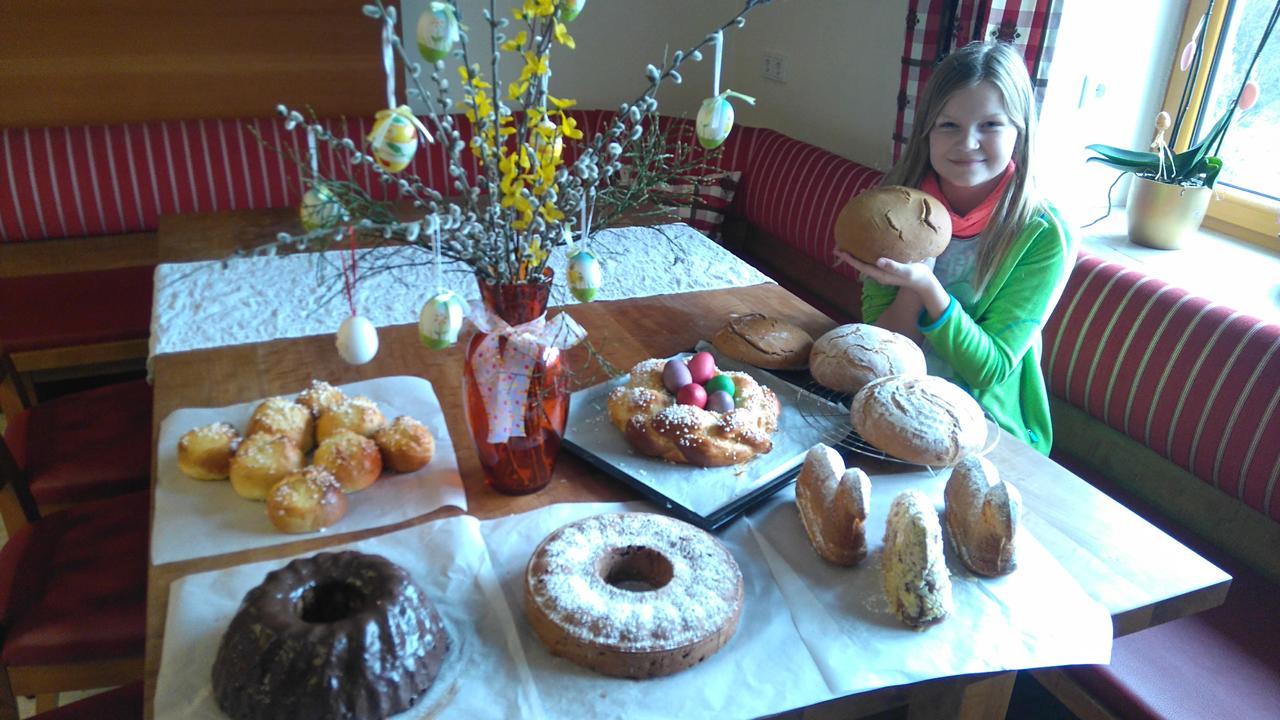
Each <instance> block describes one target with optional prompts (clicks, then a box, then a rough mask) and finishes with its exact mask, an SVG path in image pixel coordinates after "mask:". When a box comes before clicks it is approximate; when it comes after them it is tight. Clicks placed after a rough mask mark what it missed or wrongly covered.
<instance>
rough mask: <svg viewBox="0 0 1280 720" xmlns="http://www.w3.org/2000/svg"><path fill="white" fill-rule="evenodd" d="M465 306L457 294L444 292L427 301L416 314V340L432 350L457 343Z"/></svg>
mask: <svg viewBox="0 0 1280 720" xmlns="http://www.w3.org/2000/svg"><path fill="white" fill-rule="evenodd" d="M465 309H466V306H465V305H464V304H463V302H462V298H461V297H459V296H458V294H457V293H454V292H451V291H449V290H445V291H443V292H441V293H440V294H439V295H436V296H435V297H433V298H431V299H430V300H428V301H427V302H426V303H424V304H423V306H422V312H421V313H419V314H418V340H420V341H421V342H422V344H423V345H425V346H427V347H429V348H431V349H432V350H443V349H445V348H447V347H449V346H450V345H452V344H454V343H456V342H458V333H459V332H461V331H462V318H463V315H464V311H465Z"/></svg>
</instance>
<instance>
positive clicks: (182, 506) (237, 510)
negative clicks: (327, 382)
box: [151, 376, 467, 565]
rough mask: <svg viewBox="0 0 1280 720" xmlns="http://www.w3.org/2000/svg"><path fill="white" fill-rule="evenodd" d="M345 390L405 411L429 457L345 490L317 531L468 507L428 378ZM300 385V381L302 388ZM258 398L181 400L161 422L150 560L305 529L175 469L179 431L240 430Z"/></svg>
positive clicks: (221, 485)
mask: <svg viewBox="0 0 1280 720" xmlns="http://www.w3.org/2000/svg"><path fill="white" fill-rule="evenodd" d="M339 387H340V389H341V390H342V391H343V392H344V393H346V394H347V395H348V396H352V395H365V396H368V397H369V398H371V399H372V400H374V401H375V402H377V403H378V406H379V408H381V410H382V414H383V415H385V416H386V418H387V421H388V422H390V421H391V420H393V419H395V418H396V416H398V415H409V416H410V417H413V418H415V419H417V420H418V421H420V422H421V423H422V424H423V425H426V426H427V429H429V430H430V431H431V434H432V435H434V436H435V440H436V452H435V456H434V457H433V458H432V460H431V462H430V464H428V465H427V466H426V467H424V468H422V469H421V470H418V471H416V472H412V473H403V474H397V473H390V472H384V473H383V474H382V477H380V478H378V481H377V482H375V483H374V484H373V485H372V486H370V487H369V488H367V489H365V490H363V491H361V492H358V493H353V494H351V495H348V496H347V502H348V508H347V515H346V517H344V518H342V520H340V521H338V523H337V524H335V525H333V526H331V527H329V528H326V529H325V530H322V531H320V532H328V533H347V532H352V531H355V530H364V529H366V528H373V527H381V526H384V525H392V524H394V523H397V522H400V521H401V520H408V519H409V518H414V517H418V516H419V515H425V514H427V513H429V512H431V511H433V510H435V509H437V508H440V507H443V506H445V505H455V506H457V507H459V508H462V509H463V510H465V509H466V507H467V497H466V493H465V492H464V491H463V488H462V476H461V475H459V474H458V458H457V456H456V455H455V454H454V450H453V441H452V440H451V439H450V438H449V429H448V427H446V425H445V421H444V414H443V412H442V411H441V409H440V401H439V400H438V399H437V398H436V394H435V391H434V390H432V388H431V383H430V382H428V381H427V380H424V379H422V378H417V377H409V376H397V377H385V378H376V379H374V380H365V381H362V382H357V383H351V384H349V385H342V386H339ZM302 389H303V388H298V389H297V390H298V391H301V390H302ZM259 402H261V401H260V400H259V401H254V402H248V403H242V404H240V405H232V406H230V407H225V408H184V409H181V410H175V411H174V412H172V413H170V414H169V416H168V417H167V418H165V419H164V422H163V423H161V425H160V435H159V441H158V442H159V445H158V447H157V449H156V510H155V520H154V522H153V523H152V528H151V561H152V562H153V563H155V564H156V565H161V564H164V563H170V562H177V561H179V560H188V559H190V558H197V557H205V556H208V555H221V554H224V553H230V552H235V551H238V550H245V549H248V548H255V547H266V546H269V545H279V544H281V543H287V542H293V541H294V540H298V539H301V538H307V537H313V536H314V534H310V535H293V534H289V533H282V532H280V531H279V530H276V529H275V526H273V525H272V524H271V522H270V521H269V520H268V519H267V514H266V505H265V504H264V503H261V502H256V501H253V500H246V499H244V498H242V497H240V496H239V495H237V494H236V492H235V490H232V489H231V485H230V483H228V482H226V481H204V480H193V479H191V478H189V477H187V476H186V475H183V474H182V472H181V471H180V470H179V469H178V438H180V437H182V434H183V433H185V432H187V431H188V430H190V429H192V428H194V427H198V426H200V425H206V424H208V423H212V422H217V421H223V422H228V423H231V424H232V425H234V426H236V428H238V429H239V430H240V431H241V432H244V430H245V428H246V427H247V426H248V424H249V416H250V415H251V414H252V413H253V410H254V408H256V407H257V406H258V404H259Z"/></svg>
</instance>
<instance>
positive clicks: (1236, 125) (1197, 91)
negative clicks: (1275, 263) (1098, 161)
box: [1165, 0, 1280, 250]
mask: <svg viewBox="0 0 1280 720" xmlns="http://www.w3.org/2000/svg"><path fill="white" fill-rule="evenodd" d="M1275 2H1276V0H1191V1H1190V2H1189V3H1188V10H1187V18H1186V21H1185V23H1184V27H1183V32H1182V39H1181V42H1180V43H1179V48H1182V47H1185V46H1186V45H1187V44H1188V43H1190V42H1191V40H1192V38H1193V37H1194V35H1195V33H1196V30H1197V26H1198V25H1199V24H1200V22H1201V18H1203V16H1204V14H1205V10H1206V8H1208V7H1209V6H1210V4H1211V3H1212V9H1211V11H1210V15H1209V18H1208V22H1207V23H1206V24H1205V30H1204V50H1203V55H1202V61H1201V64H1200V67H1199V69H1198V72H1196V76H1195V77H1193V78H1191V79H1190V82H1191V104H1190V107H1189V109H1188V114H1187V118H1186V121H1185V122H1184V123H1183V124H1182V126H1181V129H1180V132H1179V133H1178V137H1176V138H1174V141H1175V147H1176V148H1177V149H1179V150H1181V149H1184V148H1186V147H1187V146H1188V145H1190V144H1191V141H1192V139H1193V138H1199V137H1201V136H1203V135H1204V134H1205V133H1207V132H1208V130H1209V128H1210V126H1212V125H1213V123H1214V122H1215V121H1216V120H1217V119H1218V118H1219V117H1221V116H1222V114H1223V113H1224V112H1226V110H1227V109H1228V108H1229V107H1230V105H1231V104H1232V103H1234V102H1236V93H1238V92H1239V91H1240V87H1241V84H1242V83H1243V80H1244V74H1245V72H1246V71H1247V70H1248V68H1249V63H1250V61H1251V60H1252V58H1253V53H1254V51H1255V50H1256V48H1257V47H1258V42H1259V41H1260V40H1261V38H1262V35H1263V32H1264V31H1265V30H1266V27H1267V24H1268V21H1269V20H1270V18H1271V15H1272V12H1273V9H1274V7H1275ZM1278 36H1280V32H1273V33H1272V37H1271V39H1270V40H1269V42H1268V44H1267V47H1266V48H1265V49H1264V50H1263V52H1262V55H1261V56H1260V57H1259V58H1258V62H1257V65H1256V66H1255V67H1254V68H1253V73H1252V75H1250V79H1251V80H1252V81H1253V82H1255V83H1257V84H1258V86H1259V88H1260V91H1261V92H1260V94H1259V99H1258V101H1257V102H1256V103H1255V104H1254V105H1253V107H1251V108H1250V109H1248V110H1246V111H1243V112H1241V111H1237V113H1236V116H1235V119H1234V120H1233V121H1232V123H1231V126H1230V128H1229V130H1228V131H1227V134H1226V137H1225V138H1224V140H1223V143H1222V147H1221V149H1220V151H1219V152H1218V155H1219V156H1220V157H1221V158H1222V161H1223V170H1222V174H1221V175H1220V176H1219V178H1218V182H1217V184H1216V186H1215V188H1216V189H1217V192H1216V193H1215V196H1214V200H1213V202H1212V203H1211V205H1210V207H1209V212H1208V216H1207V217H1206V218H1205V222H1204V225H1205V226H1206V227H1209V228H1212V229H1215V230H1220V231H1223V232H1227V233H1229V234H1232V235H1235V236H1237V237H1240V238H1241V239H1244V240H1246V241H1249V242H1252V243H1255V244H1259V245H1263V246H1265V247H1268V248H1271V249H1273V250H1280V239H1278V234H1280V163H1278V162H1277V161H1276V158H1277V157H1278V156H1280V37H1278ZM1177 61H1178V59H1177V58H1175V62H1177ZM1192 70H1193V71H1194V70H1195V68H1192ZM1187 81H1188V78H1187V73H1186V72H1184V71H1182V70H1181V69H1180V67H1179V66H1175V67H1174V69H1173V72H1172V73H1171V74H1170V81H1169V88H1168V91H1167V93H1166V103H1165V107H1166V108H1170V107H1176V106H1177V103H1178V100H1179V99H1180V97H1181V95H1182V91H1183V88H1184V87H1185V86H1186V83H1187Z"/></svg>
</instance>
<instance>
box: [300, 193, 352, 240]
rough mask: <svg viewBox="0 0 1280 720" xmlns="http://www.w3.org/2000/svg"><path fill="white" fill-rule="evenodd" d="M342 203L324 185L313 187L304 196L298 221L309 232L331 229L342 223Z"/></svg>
mask: <svg viewBox="0 0 1280 720" xmlns="http://www.w3.org/2000/svg"><path fill="white" fill-rule="evenodd" d="M342 214H343V213H342V203H339V202H338V198H337V197H335V196H334V194H333V191H331V190H329V188H328V187H326V186H324V185H313V186H311V188H310V189H308V190H307V191H306V192H305V193H303V195H302V205H301V206H299V207H298V219H300V220H301V221H302V228H303V229H304V230H306V231H307V232H314V231H316V230H323V229H325V228H331V227H333V226H335V225H337V224H338V223H340V222H342Z"/></svg>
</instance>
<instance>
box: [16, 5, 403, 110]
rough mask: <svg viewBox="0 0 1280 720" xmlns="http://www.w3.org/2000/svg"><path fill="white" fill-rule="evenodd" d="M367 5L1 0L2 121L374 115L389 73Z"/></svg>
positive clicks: (383, 102) (378, 106)
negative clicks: (279, 111)
mask: <svg viewBox="0 0 1280 720" xmlns="http://www.w3.org/2000/svg"><path fill="white" fill-rule="evenodd" d="M361 4H362V0H221V1H219V2H208V1H202V0H192V1H190V2H171V1H169V0H118V1H116V2H102V1H101V0H6V1H5V2H0V126H9V127H40V126H64V125H71V126H74V125H86V124H99V123H120V122H135V121H143V120H172V119H197V118H227V117H266V116H270V115H271V114H273V112H274V108H275V106H276V105H277V104H278V103H282V102H283V103H286V104H289V105H290V106H294V107H298V108H300V109H301V108H305V107H307V106H310V107H312V108H314V110H315V112H316V113H318V114H319V115H321V116H329V115H337V114H360V115H363V114H371V113H373V112H374V111H376V110H378V109H379V108H381V107H382V106H383V104H385V102H386V100H385V89H384V88H385V84H384V83H385V80H384V77H383V73H382V63H381V52H380V50H379V48H380V44H379V43H380V25H379V24H378V22H376V21H374V20H371V19H369V18H366V17H365V16H364V15H363V14H362V13H361V12H360V6H361Z"/></svg>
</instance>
